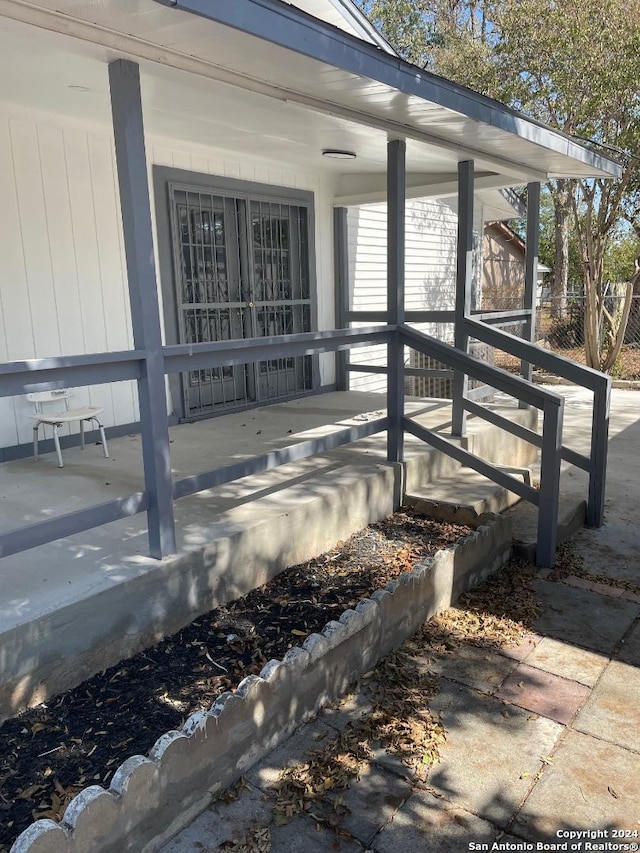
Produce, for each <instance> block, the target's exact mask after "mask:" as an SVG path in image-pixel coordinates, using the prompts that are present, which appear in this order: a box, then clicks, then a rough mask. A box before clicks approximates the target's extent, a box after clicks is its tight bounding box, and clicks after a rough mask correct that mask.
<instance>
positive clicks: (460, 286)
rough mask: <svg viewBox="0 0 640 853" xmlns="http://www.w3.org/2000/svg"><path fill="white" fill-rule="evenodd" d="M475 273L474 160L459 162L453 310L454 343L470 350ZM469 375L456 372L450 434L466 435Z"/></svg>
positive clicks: (461, 348) (457, 346)
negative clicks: (469, 320) (468, 323)
mask: <svg viewBox="0 0 640 853" xmlns="http://www.w3.org/2000/svg"><path fill="white" fill-rule="evenodd" d="M472 275H473V160H463V161H461V162H460V163H458V250H457V264H456V304H455V310H454V318H455V319H454V331H453V343H454V346H455V347H456V349H459V350H462V351H463V352H469V335H468V334H467V329H466V326H465V318H466V317H468V316H470V314H471V285H472ZM468 387H469V377H468V376H467V375H466V373H462V372H461V371H455V372H454V374H453V405H452V409H451V434H452V435H457V436H460V437H462V436H464V435H466V432H467V413H466V411H465V408H464V399H465V397H466V396H467V390H468Z"/></svg>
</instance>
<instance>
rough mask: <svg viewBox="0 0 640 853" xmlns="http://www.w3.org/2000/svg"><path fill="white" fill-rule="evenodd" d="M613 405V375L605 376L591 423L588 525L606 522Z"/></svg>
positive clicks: (597, 525)
mask: <svg viewBox="0 0 640 853" xmlns="http://www.w3.org/2000/svg"><path fill="white" fill-rule="evenodd" d="M610 406H611V377H610V376H606V377H603V381H602V383H601V384H599V385H598V387H597V388H596V390H595V391H594V395H593V420H592V423H591V470H590V471H589V500H588V502H587V526H588V527H602V523H603V522H604V496H605V481H606V477H607V451H608V449H609V410H610Z"/></svg>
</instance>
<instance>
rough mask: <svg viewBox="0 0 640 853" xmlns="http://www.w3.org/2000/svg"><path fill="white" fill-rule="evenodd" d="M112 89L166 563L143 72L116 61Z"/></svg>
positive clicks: (164, 434) (154, 530) (170, 546)
mask: <svg viewBox="0 0 640 853" xmlns="http://www.w3.org/2000/svg"><path fill="white" fill-rule="evenodd" d="M109 87H110V91H111V113H112V116H113V132H114V137H115V146H116V164H117V169H118V185H119V187H120V206H121V210H122V226H123V232H124V248H125V256H126V260H127V277H128V281H129V300H130V303H131V322H132V325H133V340H134V346H135V348H136V349H137V350H142V351H144V354H145V364H144V368H143V375H142V377H141V379H139V380H138V397H139V401H140V421H141V427H142V457H143V462H144V480H145V489H146V490H147V492H148V493H149V508H148V511H147V520H148V526H149V550H150V552H151V556H152V557H156V558H158V559H161V558H162V557H166V556H167V555H168V554H175V553H176V536H175V522H174V516H173V483H172V480H171V457H170V448H169V420H168V417H167V394H166V386H165V376H164V359H163V354H162V334H161V330H160V308H159V304H158V287H157V282H156V271H155V262H154V255H153V233H152V227H151V206H150V201H149V184H148V179H147V158H146V153H145V144H144V125H143V120H142V98H141V94H140V69H139V67H138V65H136V63H135V62H131V61H129V60H126V59H118V60H116V61H115V62H111V63H110V64H109Z"/></svg>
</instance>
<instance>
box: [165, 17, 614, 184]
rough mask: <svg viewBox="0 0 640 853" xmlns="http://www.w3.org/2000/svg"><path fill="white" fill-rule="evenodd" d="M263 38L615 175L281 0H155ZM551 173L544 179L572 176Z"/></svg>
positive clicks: (526, 123)
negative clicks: (232, 0)
mask: <svg viewBox="0 0 640 853" xmlns="http://www.w3.org/2000/svg"><path fill="white" fill-rule="evenodd" d="M154 2H156V3H160V4H162V5H164V6H170V7H173V8H175V9H178V10H181V11H183V12H190V13H192V14H196V15H199V16H200V17H203V18H205V19H208V20H211V21H213V22H215V23H218V24H222V25H224V26H229V27H232V28H233V29H237V30H240V31H241V32H244V33H247V34H250V35H253V36H255V37H257V38H261V39H264V40H266V41H269V42H271V43H272V44H275V45H278V46H280V47H283V48H286V49H288V50H291V51H293V52H295V53H299V54H302V55H304V56H307V57H309V58H311V59H314V60H317V61H319V62H322V63H325V64H328V65H331V66H333V67H336V68H340V69H342V70H344V71H347V72H350V73H353V74H357V75H359V76H361V77H366V78H368V79H372V80H376V81H378V82H381V83H383V84H385V85H388V86H390V87H392V88H394V89H396V90H397V91H399V92H402V93H403V94H406V95H413V96H416V97H419V98H421V99H423V100H425V101H429V102H431V103H434V104H437V105H439V106H441V107H443V108H445V109H449V110H451V111H453V112H455V113H458V114H460V115H463V116H466V117H468V118H470V119H472V120H475V121H477V122H480V123H483V124H485V125H489V126H491V127H494V128H498V129H500V130H503V131H505V132H508V133H512V134H514V135H516V136H518V137H520V138H521V139H524V140H526V141H528V142H530V143H533V144H535V145H539V146H541V147H543V148H546V149H547V150H550V151H552V152H555V153H557V154H560V155H562V156H566V157H568V158H571V159H572V160H574V161H575V162H577V163H580V164H581V165H582V166H583V167H584V166H586V167H587V168H586V172H587V173H588V174H589V176H590V177H609V178H616V177H619V176H620V174H621V169H620V166H619V165H618V164H617V163H615V162H614V161H613V160H610V159H608V158H606V157H604V156H602V155H600V154H597V153H596V152H593V151H591V150H589V149H587V148H585V147H583V146H581V145H580V144H579V143H578V142H576V141H575V140H573V139H571V138H570V137H567V136H565V135H563V134H561V133H560V132H558V131H556V130H553V129H552V128H549V127H547V126H545V125H543V124H541V123H540V122H537V121H534V120H532V119H529V118H527V117H525V116H523V115H522V114H520V113H518V112H516V111H515V110H512V109H510V108H509V107H507V106H505V105H504V104H501V103H499V102H498V101H494V100H492V99H491V98H487V97H485V96H484V95H480V94H478V93H476V92H473V91H472V90H471V89H467V88H465V87H464V86H460V85H458V84H456V83H453V82H451V81H450V80H446V79H445V78H444V77H437V76H436V75H434V74H431V73H429V72H427V71H424V70H423V69H421V68H418V67H417V66H413V65H410V64H409V63H407V62H405V61H404V60H402V59H400V58H398V57H396V56H392V55H390V54H389V53H387V52H386V51H384V50H382V49H380V48H378V47H376V46H374V45H373V44H370V43H368V42H366V41H364V40H363V39H360V38H358V37H356V36H352V35H351V34H349V33H346V32H344V31H343V30H340V29H338V28H336V27H333V26H331V25H330V24H327V23H325V22H324V21H321V20H319V19H318V18H314V17H313V16H312V15H309V14H307V13H306V12H303V11H302V10H301V9H298V8H297V7H295V6H292V5H290V4H288V3H284V2H282V0H234V2H233V3H228V2H226V0H154ZM577 176H579V172H578V174H571V173H570V171H569V170H567V171H566V173H562V174H561V173H556V174H554V175H549V177H577Z"/></svg>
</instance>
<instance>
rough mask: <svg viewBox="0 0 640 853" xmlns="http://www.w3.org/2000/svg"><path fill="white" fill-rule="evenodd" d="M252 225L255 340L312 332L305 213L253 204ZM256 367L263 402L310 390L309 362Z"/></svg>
mask: <svg viewBox="0 0 640 853" xmlns="http://www.w3.org/2000/svg"><path fill="white" fill-rule="evenodd" d="M249 224H250V241H251V257H252V260H253V265H252V280H251V287H252V302H253V312H254V322H255V335H256V337H268V336H271V335H290V334H294V333H296V332H309V331H311V294H310V285H309V247H308V228H307V211H306V208H304V207H298V206H296V205H290V204H279V203H275V202H267V201H250V202H249ZM257 367H258V371H257V377H256V382H257V389H258V398H259V399H260V400H261V401H266V400H274V399H279V398H282V397H289V396H293V395H296V394H299V393H301V392H303V391H306V390H310V389H311V388H312V359H311V356H297V357H293V358H275V359H270V360H269V361H262V362H260V363H259V364H258V366H257Z"/></svg>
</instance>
